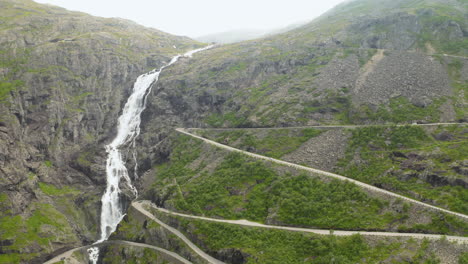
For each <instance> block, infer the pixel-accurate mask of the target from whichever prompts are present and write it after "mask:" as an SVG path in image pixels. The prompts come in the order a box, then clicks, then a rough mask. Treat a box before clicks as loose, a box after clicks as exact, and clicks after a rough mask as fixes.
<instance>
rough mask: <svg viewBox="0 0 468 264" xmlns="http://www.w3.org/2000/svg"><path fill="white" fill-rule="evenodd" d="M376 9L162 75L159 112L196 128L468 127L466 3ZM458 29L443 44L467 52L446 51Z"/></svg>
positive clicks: (365, 6)
mask: <svg viewBox="0 0 468 264" xmlns="http://www.w3.org/2000/svg"><path fill="white" fill-rule="evenodd" d="M369 2H372V1H353V2H349V3H347V4H343V6H340V7H338V8H337V9H335V10H332V11H330V12H329V13H327V14H325V15H324V16H322V17H321V18H319V19H317V20H316V21H314V22H312V23H310V24H308V25H306V26H304V27H301V28H299V29H297V30H294V31H292V32H288V33H285V34H281V35H277V36H273V37H269V38H265V39H261V40H254V41H247V42H243V43H238V44H233V45H226V46H221V47H218V48H215V49H213V50H211V51H208V52H207V53H206V54H205V55H204V56H200V57H199V59H195V60H192V61H190V62H187V63H186V64H184V63H181V64H179V65H176V66H175V67H173V68H171V69H169V70H168V71H166V72H165V73H164V74H163V75H162V78H161V82H160V83H159V86H158V87H159V89H155V93H158V90H160V95H159V96H157V97H155V98H154V99H153V101H154V108H155V109H160V110H158V111H161V112H172V113H174V118H176V119H177V118H178V117H180V116H183V115H185V116H186V117H184V118H183V119H184V120H187V119H190V122H191V123H192V124H193V125H192V126H197V125H201V124H204V125H209V126H231V127H232V126H280V125H299V124H314V123H319V122H320V123H370V122H373V123H384V122H416V121H421V122H428V121H439V120H443V121H457V120H463V119H464V118H465V117H466V110H467V105H466V92H465V91H466V87H467V85H466V81H467V80H466V78H467V77H466V74H463V73H466V71H467V66H466V59H465V58H461V57H463V56H466V45H465V44H463V43H465V41H466V34H467V25H466V19H463V20H461V19H460V16H462V17H464V13H466V12H463V11H466V4H464V3H462V2H458V1H449V0H447V1H445V2H443V1H442V2H440V1H422V2H421V1H416V0H415V1H404V2H402V1H396V2H392V3H390V1H380V2H378V3H375V4H372V5H370V4H369ZM372 3H373V2H372ZM397 3H399V5H397ZM403 3H405V4H404V5H403ZM437 3H439V4H438V5H436V4H437ZM440 3H446V4H445V5H444V6H445V7H441V4H440ZM411 4H412V5H413V6H415V7H414V8H411V9H410V8H407V7H406V6H408V5H411ZM355 6H357V7H355ZM375 6H381V7H382V6H388V8H389V9H390V8H391V12H384V11H385V10H386V9H385V10H384V11H381V12H379V11H376V12H374V7H375ZM382 8H383V7H382ZM447 9H448V11H446V10H447ZM460 9H461V10H462V11H460ZM340 10H343V11H342V12H340ZM441 12H442V14H444V13H443V12H446V13H447V15H440V13H441ZM412 26H413V27H415V28H411V27H412ZM452 31H453V34H452V35H451V37H450V41H444V42H443V44H444V45H445V44H447V45H448V43H452V44H453V45H452V44H450V45H452V46H454V47H459V48H454V49H453V50H452V49H451V48H450V49H449V48H446V47H445V46H440V45H442V44H440V43H439V42H441V40H446V39H447V36H446V33H447V32H452ZM373 32H375V33H373ZM374 36H376V37H375V38H374ZM422 37H424V38H422ZM426 48H427V51H426ZM443 53H449V54H451V55H460V56H461V57H460V58H458V57H450V56H443V55H442V54H443ZM431 54H432V55H431ZM180 97H182V98H183V99H180ZM176 98H177V99H176ZM161 101H164V102H168V101H169V102H170V104H169V105H167V106H165V105H164V106H162V105H163V104H162V103H161ZM179 102H180V103H179ZM183 104H185V105H183ZM182 105H183V106H182ZM377 110H379V111H377ZM398 111H400V112H404V113H400V112H398ZM195 124H196V125H195Z"/></svg>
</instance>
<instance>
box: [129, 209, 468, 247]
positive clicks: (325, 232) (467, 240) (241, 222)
mask: <svg viewBox="0 0 468 264" xmlns="http://www.w3.org/2000/svg"><path fill="white" fill-rule="evenodd" d="M135 205H138V207H136V206H135ZM143 205H148V206H151V207H152V208H155V209H156V210H159V211H161V212H164V213H167V214H171V215H177V216H181V217H185V218H193V219H200V220H205V221H210V222H218V223H226V224H233V225H241V226H252V227H261V228H269V229H280V230H288V231H294V232H307V233H315V234H319V235H329V234H330V233H331V231H330V230H324V229H310V228H299V227H289V226H272V225H264V224H260V223H255V222H251V221H248V220H223V219H215V218H209V217H202V216H194V215H187V214H181V213H176V212H172V211H169V210H167V209H164V208H159V207H157V206H156V205H155V204H153V203H151V202H150V201H138V202H133V203H132V206H134V207H135V208H137V210H140V209H141V208H142V209H143V210H145V209H144V208H143V207H142V206H143ZM141 212H142V213H143V211H141ZM145 212H148V211H146V210H145ZM333 234H334V235H336V236H351V235H356V234H361V235H363V236H385V237H412V238H417V239H424V238H427V239H432V240H437V239H442V238H444V237H445V238H446V239H447V240H448V241H452V242H458V243H461V244H468V237H458V236H444V235H435V234H419V233H393V232H364V231H338V230H335V231H333Z"/></svg>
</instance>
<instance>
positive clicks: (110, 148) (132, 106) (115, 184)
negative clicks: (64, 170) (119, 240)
mask: <svg viewBox="0 0 468 264" xmlns="http://www.w3.org/2000/svg"><path fill="white" fill-rule="evenodd" d="M211 47H212V46H208V47H205V48H201V49H196V50H192V51H189V52H187V53H185V54H184V55H177V56H175V57H174V58H172V60H171V61H170V62H169V63H168V64H166V65H165V66H163V67H161V68H160V69H159V70H153V71H151V72H149V73H146V74H143V75H141V76H139V77H138V79H137V80H136V82H135V84H134V86H133V92H132V95H131V96H130V97H129V98H128V100H127V103H126V104H125V107H124V109H123V112H122V115H121V116H120V117H119V122H118V126H117V136H116V137H115V138H114V140H113V141H112V142H111V143H110V144H109V145H107V146H106V151H107V162H106V179H107V187H106V191H105V192H104V194H103V196H102V198H101V202H102V209H101V236H100V239H99V240H98V241H97V242H96V243H100V242H103V241H105V240H107V239H108V238H109V236H110V235H111V234H112V232H114V231H115V229H116V228H117V225H118V224H119V223H120V221H121V220H122V218H123V217H124V216H125V212H124V208H122V203H121V190H120V187H119V184H120V179H122V178H123V179H124V180H125V182H126V184H127V185H128V186H129V187H130V189H131V190H132V192H133V194H134V195H135V197H136V196H137V195H138V193H137V190H136V188H135V187H134V186H133V185H132V181H131V179H130V177H129V175H128V171H127V168H126V167H125V162H124V160H123V159H122V153H121V148H122V147H125V146H127V145H128V144H129V143H131V142H133V145H134V146H135V139H136V138H137V137H138V135H139V134H140V123H141V113H142V112H143V110H145V108H146V98H147V95H148V94H149V93H150V91H151V87H152V86H153V84H155V83H156V82H157V81H158V79H159V74H160V73H161V71H162V70H163V69H164V68H166V67H168V66H170V65H172V64H174V63H175V62H177V60H178V59H179V58H180V57H192V55H193V54H195V53H196V52H199V51H203V50H206V49H209V48H211ZM134 159H135V164H136V155H135V154H134ZM135 173H136V167H135ZM88 252H89V259H90V260H91V261H92V262H93V263H96V262H97V260H98V258H99V249H98V248H97V247H93V248H90V249H88Z"/></svg>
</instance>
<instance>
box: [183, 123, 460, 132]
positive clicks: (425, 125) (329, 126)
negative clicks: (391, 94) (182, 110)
mask: <svg viewBox="0 0 468 264" xmlns="http://www.w3.org/2000/svg"><path fill="white" fill-rule="evenodd" d="M452 125H460V126H466V125H468V123H430V124H399V125H394V124H393V125H317V126H291V127H242V128H237V127H235V128H198V127H190V128H179V129H184V130H186V131H191V130H212V131H230V130H276V129H305V128H319V129H320V128H322V129H333V128H348V129H356V128H363V127H405V126H422V127H431V126H452ZM176 130H177V129H176Z"/></svg>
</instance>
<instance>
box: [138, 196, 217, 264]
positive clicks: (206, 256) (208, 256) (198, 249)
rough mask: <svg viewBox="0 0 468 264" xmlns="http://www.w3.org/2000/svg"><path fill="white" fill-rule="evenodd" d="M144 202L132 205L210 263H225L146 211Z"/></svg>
mask: <svg viewBox="0 0 468 264" xmlns="http://www.w3.org/2000/svg"><path fill="white" fill-rule="evenodd" d="M144 204H146V203H145V202H143V203H142V202H132V206H133V207H134V208H135V209H136V210H138V211H139V212H141V213H142V214H144V215H145V216H147V217H148V218H150V219H151V220H153V221H155V222H156V223H158V224H159V225H161V226H162V227H163V228H165V229H167V230H168V231H169V232H171V233H173V234H174V235H176V236H177V237H178V238H180V239H181V240H182V241H184V243H185V244H187V246H189V247H190V248H191V249H192V250H193V251H195V252H196V253H197V254H198V255H199V256H200V257H202V258H203V259H205V260H206V261H208V262H209V263H212V264H224V262H222V261H219V260H217V259H215V258H213V257H212V256H210V255H208V254H206V253H205V252H204V251H203V250H201V249H200V248H199V247H197V246H196V245H195V244H193V243H192V241H190V240H189V239H188V238H187V237H186V236H185V235H183V234H182V233H181V232H180V231H179V230H177V229H175V228H173V227H171V226H169V225H167V224H166V223H164V222H163V221H161V220H159V219H158V218H156V217H155V216H154V215H153V214H152V213H150V212H148V211H146V209H145V208H143V205H144Z"/></svg>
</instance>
